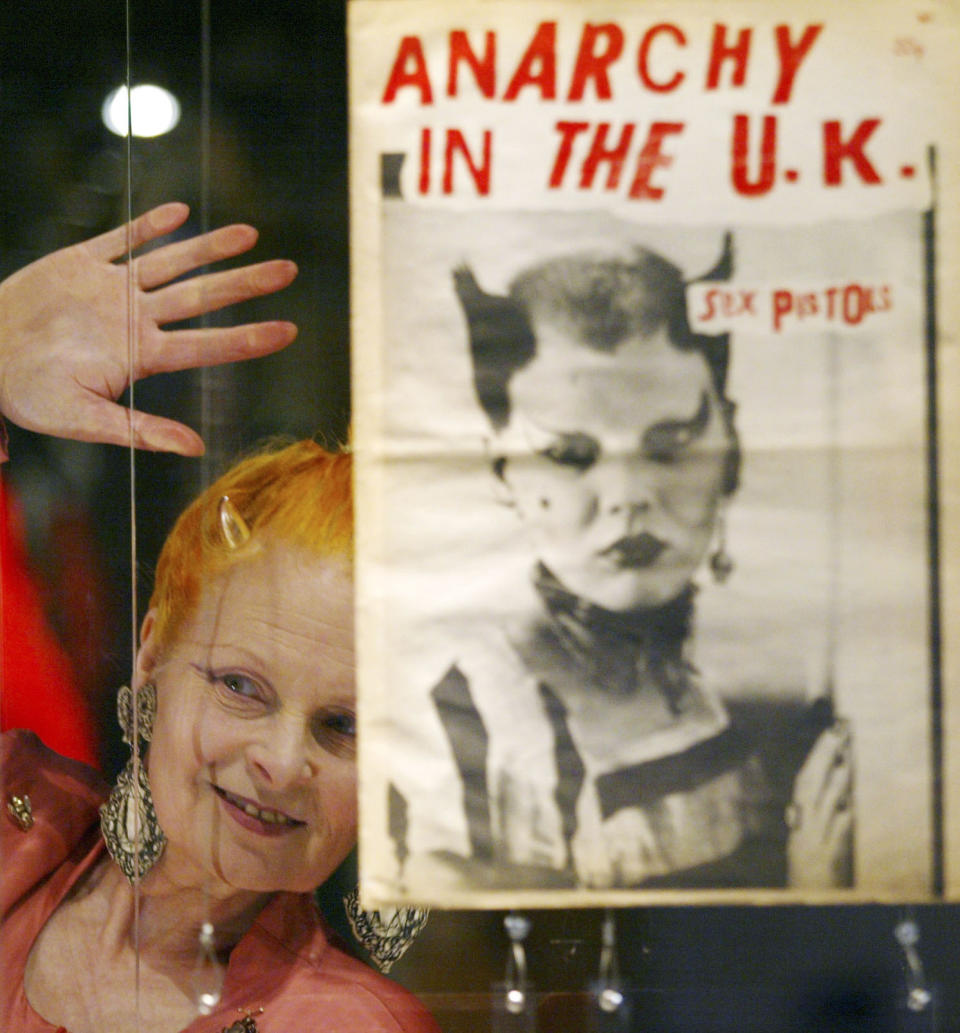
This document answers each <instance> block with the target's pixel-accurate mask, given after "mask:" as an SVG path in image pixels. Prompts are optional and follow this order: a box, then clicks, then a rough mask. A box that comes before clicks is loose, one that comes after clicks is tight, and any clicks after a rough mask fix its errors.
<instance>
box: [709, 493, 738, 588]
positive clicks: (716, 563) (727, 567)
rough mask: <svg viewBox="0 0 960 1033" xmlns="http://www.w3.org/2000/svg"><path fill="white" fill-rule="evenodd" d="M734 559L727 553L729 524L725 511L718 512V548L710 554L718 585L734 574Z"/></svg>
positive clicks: (712, 570)
mask: <svg viewBox="0 0 960 1033" xmlns="http://www.w3.org/2000/svg"><path fill="white" fill-rule="evenodd" d="M734 566H735V564H734V562H733V557H732V556H731V555H730V553H729V552H727V522H726V518H725V516H724V513H723V510H722V509H718V510H717V547H716V548H715V549H714V550H713V552H712V553H710V573H711V574H713V580H714V581H716V582H717V584H718V585H722V584H723V583H724V581H726V580H727V578H728V577H730V575H731V574H732V573H733V568H734Z"/></svg>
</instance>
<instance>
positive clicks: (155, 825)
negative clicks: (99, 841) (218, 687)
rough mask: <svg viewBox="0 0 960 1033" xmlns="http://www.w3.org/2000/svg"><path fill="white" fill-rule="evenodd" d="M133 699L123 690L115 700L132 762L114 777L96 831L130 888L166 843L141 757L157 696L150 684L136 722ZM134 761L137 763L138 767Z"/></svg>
mask: <svg viewBox="0 0 960 1033" xmlns="http://www.w3.org/2000/svg"><path fill="white" fill-rule="evenodd" d="M133 695H134V694H133V693H132V692H131V691H130V688H129V686H127V685H124V686H122V687H121V689H120V691H119V693H118V694H117V717H118V718H119V720H120V728H121V729H122V730H123V741H124V742H125V743H127V744H128V745H129V746H130V759H129V760H128V761H127V764H126V767H125V768H124V769H123V771H121V772H120V774H119V776H118V777H117V782H116V785H115V786H114V787H113V792H112V793H111V794H110V798H109V799H108V800H107V802H106V803H105V804H104V805H103V806H102V807H101V808H100V831H101V832H102V833H103V839H104V842H105V843H106V845H107V850H108V851H109V853H110V856H111V857H112V858H113V859H114V861H116V862H117V864H118V865H119V866H120V870H121V871H122V872H123V874H124V875H125V876H126V877H127V878H128V879H129V880H130V882H137V881H138V880H139V879H142V878H143V876H144V875H146V874H147V872H148V871H150V869H151V868H152V867H153V866H154V865H155V864H156V862H157V861H158V860H159V858H160V855H161V854H162V853H163V848H164V845H165V844H166V842H167V840H166V837H165V836H164V834H163V830H162V829H161V828H160V824H159V822H158V821H157V812H156V811H155V810H154V807H153V797H152V796H151V794H150V784H149V782H148V781H147V771H146V767H145V766H144V763H143V759H142V757H141V756H140V743H141V742H143V743H148V742H149V741H150V738H151V736H152V735H153V721H154V718H155V717H156V713H157V690H156V687H155V686H154V684H153V683H152V682H147V683H146V684H145V685H142V686H141V687H140V689H139V690H138V691H137V694H136V707H137V710H136V720H134V709H133V707H134V698H133ZM135 759H138V761H139V762H138V763H137V764H135V763H134V761H135ZM135 769H136V773H135ZM135 774H136V777H135Z"/></svg>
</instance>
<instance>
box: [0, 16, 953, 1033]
mask: <svg viewBox="0 0 960 1033" xmlns="http://www.w3.org/2000/svg"><path fill="white" fill-rule="evenodd" d="M129 7H130V31H129V36H130V55H131V66H132V73H133V81H134V82H135V83H136V82H150V81H152V82H157V83H159V84H161V85H164V86H167V87H168V88H170V89H171V90H173V92H174V93H176V94H177V96H178V97H179V99H180V101H181V104H182V105H183V114H182V118H181V123H180V125H179V127H178V128H177V129H176V130H174V131H173V132H172V133H170V134H168V135H167V136H164V137H159V138H156V139H153V140H136V141H135V142H134V145H133V148H132V182H133V209H134V211H135V212H140V211H143V210H145V209H147V208H149V207H151V206H152V205H154V204H157V203H160V202H162V201H168V200H182V201H186V202H188V203H190V204H191V206H192V207H193V209H194V216H193V217H192V219H191V223H190V224H189V227H188V229H189V230H190V231H196V230H199V229H201V228H202V227H203V226H204V225H209V226H216V225H220V224H222V223H225V222H235V221H245V222H251V223H253V224H254V225H255V226H257V227H258V229H259V230H260V232H261V238H260V243H259V244H258V247H257V249H256V251H255V252H254V254H255V256H256V257H259V258H268V257H276V256H284V257H289V258H292V259H294V260H295V261H296V262H297V263H298V264H299V266H300V276H299V278H298V280H297V282H296V283H295V285H294V286H292V287H291V288H289V289H288V290H287V291H286V292H284V293H283V294H282V295H280V296H276V297H273V298H270V299H267V300H265V301H257V302H251V303H248V304H247V305H245V306H244V307H243V309H242V310H238V311H237V312H235V313H228V314H227V315H226V317H225V318H229V319H233V320H237V319H239V318H241V315H242V318H243V319H244V320H246V319H254V318H273V317H282V318H288V319H293V320H295V321H296V322H297V323H298V325H299V327H300V336H299V338H298V340H297V341H296V343H295V344H294V345H292V346H291V347H290V348H289V349H287V350H286V351H285V352H284V353H282V354H280V355H277V356H273V357H270V358H267V359H262V360H258V361H256V362H252V363H248V364H246V365H245V366H244V367H241V368H238V369H236V370H230V371H222V372H217V373H213V374H211V373H207V374H204V375H201V374H197V373H188V374H182V375H178V376H173V377H166V378H162V379H161V380H160V381H157V382H155V383H153V382H149V381H148V382H145V383H144V384H142V385H139V386H138V388H137V404H138V406H140V407H142V408H145V409H148V410H150V411H156V412H163V413H168V414H173V415H176V416H178V417H179V418H181V419H185V420H186V421H187V422H190V423H191V424H192V425H194V426H197V427H198V428H199V427H200V426H201V406H200V399H201V397H202V396H203V395H204V394H206V397H207V398H208V400H209V403H210V407H211V408H212V409H213V410H214V411H215V413H216V414H217V417H218V419H217V422H216V425H207V426H205V427H204V430H205V437H206V438H207V440H208V445H210V446H211V455H210V458H209V459H208V460H207V461H206V462H205V463H200V462H190V461H186V460H183V459H170V458H164V457H157V456H148V455H143V456H140V457H139V458H138V460H137V464H136V477H135V480H136V497H137V547H138V557H139V561H138V575H139V576H138V579H137V581H138V596H139V597H140V604H139V606H140V609H139V612H140V613H142V612H144V611H143V606H144V599H145V596H146V595H147V594H148V593H149V587H150V585H149V570H150V568H151V566H152V562H153V559H154V558H155V555H156V550H157V548H158V546H159V543H160V542H161V541H162V538H163V536H164V535H165V534H166V531H167V530H168V528H169V525H170V523H171V522H172V520H173V517H174V516H175V515H176V513H177V512H178V511H179V509H180V508H181V507H182V505H183V503H184V501H185V500H186V499H187V498H188V497H189V496H190V495H192V494H193V493H194V492H195V491H196V490H197V488H198V487H199V486H200V485H201V484H202V483H203V481H204V479H205V478H208V477H210V476H213V475H215V474H216V473H217V472H218V470H219V469H220V467H222V466H223V465H225V464H226V463H228V462H229V461H230V459H231V458H232V457H233V456H235V455H236V454H237V453H238V452H240V451H242V450H244V449H246V448H249V447H250V446H251V445H252V444H253V443H255V442H256V441H258V440H260V439H262V438H263V437H264V436H266V435H273V434H277V433H282V434H289V435H294V436H304V435H312V434H319V435H320V436H321V437H322V438H324V439H326V440H327V441H329V442H334V441H342V440H344V439H345V438H346V436H347V434H348V427H349V404H350V398H349V347H348V340H349V297H348V236H347V129H346V127H347V119H346V72H345V64H346V62H345V38H344V37H345V31H344V5H343V4H342V3H340V2H315V3H313V4H311V3H306V2H297V0H277V2H274V3H266V2H261V0H243V2H242V3H238V2H236V0H210V3H209V21H208V22H207V23H206V25H205V22H204V17H203V15H204V8H203V5H202V3H201V0H130V4H129ZM0 33H2V35H0V160H2V176H0V275H3V276H5V275H7V274H9V273H11V272H13V271H14V270H15V269H17V268H19V267H20V266H22V265H25V264H26V263H27V262H29V261H31V260H33V259H34V258H37V257H39V256H40V255H42V254H44V253H45V252H47V251H49V250H52V249H54V248H57V247H60V246H63V245H66V244H70V243H73V242H75V241H78V240H82V239H84V238H86V237H88V236H91V235H93V234H94V233H98V232H102V231H104V230H106V229H109V228H111V227H112V226H115V225H118V224H119V223H121V222H122V221H123V219H124V215H125V212H126V196H125V189H126V180H127V157H126V147H125V143H124V141H123V140H121V139H120V138H118V137H115V136H112V135H111V134H110V133H109V132H108V131H107V130H106V129H105V128H104V127H103V125H102V124H101V122H100V105H101V103H102V101H103V98H104V97H105V95H106V93H107V92H108V90H109V89H111V88H112V87H114V86H116V85H118V84H119V83H121V82H122V81H123V80H124V77H125V69H126V63H127V56H126V55H127V50H126V37H127V29H126V5H125V3H123V2H121V0H73V2H68V0H31V2H26V3H21V2H16V0H3V3H2V6H0ZM205 33H206V34H207V38H208V39H209V48H208V50H207V53H209V83H210V90H209V96H208V101H207V104H208V110H209V115H210V118H209V128H208V138H209V143H210V148H209V158H208V169H209V174H208V177H207V182H206V185H205V184H204V179H203V177H202V175H201V168H202V167H203V148H202V143H201V141H202V139H203V135H204V134H203V131H202V119H201V112H202V110H203V108H204V98H203V83H204V62H203V55H204V47H203V40H204V37H205ZM204 202H206V203H205V204H204ZM0 332H2V328H0ZM12 436H13V441H12V454H13V456H14V462H13V463H12V464H11V465H10V472H9V473H5V475H4V476H5V477H8V478H9V479H10V483H12V484H13V485H14V487H15V488H16V490H17V491H18V493H19V495H20V498H21V501H22V503H23V505H24V508H25V510H26V513H27V517H28V528H29V542H30V546H31V550H32V556H33V561H34V564H35V566H36V569H37V571H38V576H39V577H41V578H42V577H44V576H47V578H48V580H56V579H55V578H53V577H51V572H52V571H53V570H55V569H59V568H58V566H57V565H58V563H59V564H61V566H62V557H58V556H57V555H56V553H57V546H58V543H59V542H60V541H61V539H60V536H59V535H58V531H57V528H58V527H60V524H58V523H57V521H56V520H55V519H54V517H55V516H56V515H57V514H60V515H62V513H63V511H64V509H66V510H68V511H69V512H70V513H71V514H73V515H74V516H75V517H76V518H77V519H78V520H79V521H80V522H81V523H82V524H83V526H84V527H85V528H87V529H89V532H90V535H89V540H87V539H84V541H85V542H86V544H85V545H84V548H85V549H87V551H88V553H89V557H88V558H89V559H90V562H91V563H93V564H95V566H96V570H97V577H98V586H99V590H98V591H96V592H92V593H91V596H90V599H89V600H88V602H89V605H86V606H80V607H77V606H76V605H73V606H68V605H67V604H66V603H65V601H64V599H63V598H60V597H58V595H57V592H56V591H53V592H52V593H51V596H50V606H51V622H52V623H53V624H54V626H55V627H57V628H58V630H60V631H61V632H62V633H63V635H64V638H65V640H66V641H68V642H73V643H81V644H82V646H83V649H82V652H83V654H84V655H83V656H82V657H81V658H80V659H81V660H82V663H83V669H84V672H85V686H86V689H87V691H88V694H89V697H90V701H91V706H92V707H93V708H94V709H95V710H96V711H97V713H98V714H99V715H100V716H101V719H102V724H103V728H104V739H105V742H104V747H103V754H104V756H103V763H104V767H105V768H107V769H113V768H116V767H117V766H118V760H119V752H118V750H117V746H116V741H115V737H114V733H113V732H112V731H108V729H109V728H110V726H111V719H110V717H109V715H110V713H111V711H112V706H113V702H112V698H113V691H114V689H115V688H116V686H117V685H118V684H120V683H121V682H122V681H124V680H125V679H126V678H127V676H128V672H129V670H130V663H131V656H130V654H131V644H130V638H131V636H130V632H129V630H128V629H129V626H130V612H131V606H130V600H129V595H130V591H131V588H130V581H131V579H130V555H131V554H130V536H129V509H130V507H129V501H128V496H129V491H130V484H129V475H128V463H127V458H126V455H125V454H124V453H123V452H122V450H119V449H113V448H109V447H98V446H88V445H81V444H73V443H54V442H47V441H41V440H37V439H35V438H33V437H32V436H30V435H27V434H24V433H22V432H16V431H14V432H13V435H12ZM58 605H59V606H60V609H58ZM84 622H86V623H84ZM3 691H4V692H12V691H16V687H15V686H9V685H5V686H3ZM351 877H352V875H351V871H350V866H349V865H347V866H346V867H345V869H344V870H343V871H341V872H340V873H339V874H338V877H337V879H336V880H335V881H334V883H333V884H331V886H329V887H328V888H327V890H326V893H325V899H326V903H327V905H328V907H329V910H330V914H331V917H332V919H333V921H334V923H335V924H337V925H338V926H339V927H340V928H342V929H343V930H344V931H345V932H346V931H347V927H346V924H345V922H344V920H343V915H342V909H341V907H340V903H339V900H340V895H341V891H343V890H345V889H346V888H348V887H349V884H350V881H351ZM908 914H910V915H912V916H913V917H915V918H916V919H917V920H918V922H919V927H920V931H921V935H922V940H921V945H920V946H921V955H922V958H923V961H924V965H925V969H926V976H927V978H928V979H929V981H930V983H931V984H932V985H933V986H934V988H935V992H936V999H935V1005H934V1007H932V1008H928V1009H927V1010H926V1011H924V1012H921V1013H916V1014H914V1013H910V1012H909V1011H908V1010H906V1009H905V1008H904V1006H903V1000H904V989H905V968H904V964H903V955H902V952H901V950H900V948H899V947H898V945H897V943H896V941H895V939H894V936H893V929H894V926H895V925H896V923H897V922H899V921H901V920H902V919H903V918H904V917H905V916H907V915H908ZM531 917H532V920H533V929H532V931H531V933H530V937H529V939H528V942H527V953H528V958H529V967H530V975H531V979H532V980H533V982H534V984H535V986H536V989H537V993H536V997H535V1003H536V1007H537V1011H538V1027H537V1028H539V1029H540V1030H541V1033H543V1031H549V1030H571V1031H572V1030H598V1031H600V1030H615V1029H616V1030H636V1031H638V1033H640V1031H645V1033H727V1031H730V1033H734V1031H736V1033H752V1031H756V1033H800V1031H804V1033H806V1031H811V1033H813V1031H818V1033H833V1031H836V1033H846V1031H858V1033H860V1031H863V1033H868V1031H869V1033H884V1031H888V1030H889V1031H895V1030H896V1031H900V1030H902V1031H920V1030H938V1031H953V1030H960V1017H958V1012H960V960H958V956H957V955H958V946H957V939H958V933H960V921H958V913H957V910H956V908H954V907H948V906H939V907H938V906H924V907H918V908H916V909H914V910H913V911H912V912H909V913H908V912H907V911H906V910H905V909H903V908H898V907H885V906H879V905H874V906H863V907H834V908H802V907H791V908H785V907H776V908H743V907H731V908H721V907H709V908H707V907H701V908H688V909H681V908H644V909H631V910H625V911H620V912H618V913H617V916H616V919H617V930H618V946H619V950H618V960H619V967H620V975H621V980H622V984H623V988H624V990H625V992H626V997H627V1007H626V1008H625V1009H623V1010H622V1011H621V1013H620V1015H619V1016H617V1017H615V1019H614V1020H613V1021H612V1022H611V1021H606V1024H604V1023H602V1022H601V1020H600V1018H599V1016H600V1012H599V1011H598V1010H597V1008H596V1006H595V1004H594V1003H593V997H592V996H591V994H590V992H589V991H590V988H591V986H592V985H593V984H595V982H596V979H597V968H598V958H599V953H600V925H601V921H602V914H601V913H600V912H597V911H573V910H569V911H562V912H560V911H554V912H538V913H534V914H532V915H531ZM506 958H507V939H506V936H505V934H504V931H503V913H502V912H471V913H464V912H445V913H441V912H434V914H433V915H432V916H431V919H430V922H429V924H428V926H427V930H426V932H425V933H424V934H423V935H422V936H421V938H420V939H419V940H418V942H417V943H416V944H415V945H414V947H413V948H412V949H411V951H410V952H409V953H408V955H407V956H406V957H405V958H404V959H402V960H401V961H400V962H399V963H398V964H397V966H396V967H395V969H394V970H393V973H392V974H393V975H395V976H396V977H397V978H399V979H400V980H401V981H402V982H404V983H405V984H406V985H408V986H410V987H411V988H412V989H414V990H415V991H417V992H418V993H420V994H421V995H422V996H423V997H424V999H425V1000H426V1001H427V1003H428V1005H429V1006H431V1007H432V1008H433V1009H434V1010H435V1012H436V1014H437V1015H438V1018H440V1020H441V1023H442V1025H443V1026H444V1029H445V1030H446V1031H448V1033H458V1031H461V1030H463V1031H467V1030H471V1031H473V1030H486V1029H491V1030H495V1031H498V1033H499V1031H511V1033H512V1031H513V1030H518V1031H519V1030H521V1029H530V1028H532V1026H530V1025H529V1024H528V1025H527V1026H523V1025H522V1024H518V1023H516V1022H515V1021H513V1022H508V1021H507V1019H508V1017H507V1016H505V1015H504V1014H503V1009H502V1007H498V1005H499V1004H500V1001H501V999H502V996H501V994H500V993H499V992H495V990H494V987H495V985H496V984H497V983H499V982H502V980H503V978H504V971H505V965H506ZM318 1024H319V1025H320V1026H322V1017H321V1016H318Z"/></svg>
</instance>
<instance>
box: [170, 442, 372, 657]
mask: <svg viewBox="0 0 960 1033" xmlns="http://www.w3.org/2000/svg"><path fill="white" fill-rule="evenodd" d="M225 495H226V496H227V497H229V499H230V503H231V505H232V507H233V509H234V511H235V512H236V513H237V514H238V515H239V516H240V517H241V518H242V520H243V521H244V523H245V524H246V525H247V527H248V528H249V530H250V539H249V542H248V543H247V544H246V545H240V546H239V547H231V545H230V544H229V543H228V542H227V541H226V539H225V538H224V534H223V531H222V530H221V525H220V500H221V499H222V498H223V497H224V496H225ZM265 539H274V540H278V541H280V542H282V543H284V544H286V545H292V546H295V547H298V548H301V549H304V550H306V551H307V552H309V553H311V554H313V555H315V556H319V557H321V558H324V559H338V560H341V561H343V562H344V563H346V564H347V565H348V566H349V565H350V564H351V563H352V558H353V491H352V462H351V456H350V454H349V453H347V452H335V453H334V452H327V451H326V450H325V449H324V448H322V447H321V446H320V445H318V444H317V443H316V442H315V441H298V442H296V443H295V444H292V445H286V446H282V447H277V446H272V447H269V448H267V449H266V450H264V451H261V452H259V453H257V454H255V455H251V456H248V457H247V458H246V459H242V460H241V461H240V462H239V463H237V464H236V465H235V466H234V467H232V468H231V469H230V470H228V471H227V472H226V473H225V474H224V475H223V476H222V477H220V478H219V479H218V480H216V481H215V482H214V483H213V484H211V485H210V487H209V488H207V489H206V490H205V491H204V492H202V493H201V494H200V495H199V496H198V497H197V498H196V499H194V501H193V502H191V503H190V505H189V506H188V507H187V508H186V509H185V510H184V512H183V513H182V514H181V515H180V518H179V519H178V520H177V522H176V524H174V527H173V530H172V531H171V532H170V534H169V536H168V537H167V540H166V542H165V543H164V546H163V549H162V550H161V552H160V558H159V560H158V561H157V571H156V579H155V582H154V589H153V594H152V596H151V598H150V607H151V609H152V610H154V632H155V635H156V641H157V645H158V647H159V648H160V649H161V650H162V649H164V648H165V647H166V646H168V645H169V644H170V642H171V641H172V640H173V639H174V637H175V636H176V634H177V632H178V631H179V629H180V628H181V627H182V625H183V624H184V622H185V621H186V620H187V619H189V618H190V617H191V616H192V615H193V613H194V610H195V609H196V606H197V603H198V601H199V599H200V593H201V591H202V589H203V586H204V585H205V584H206V583H207V582H209V581H210V580H212V579H213V578H215V577H217V576H218V575H219V574H221V573H223V571H225V570H226V569H227V568H228V567H230V566H232V565H233V564H235V563H237V562H241V561H242V560H243V559H244V557H246V556H249V555H250V551H251V549H256V548H257V547H258V545H259V544H260V543H261V542H263V541H264V540H265Z"/></svg>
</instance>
